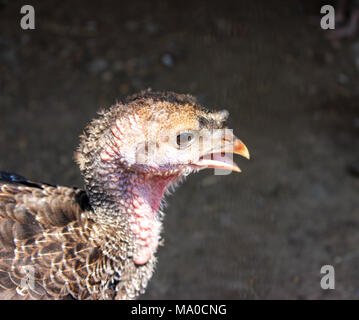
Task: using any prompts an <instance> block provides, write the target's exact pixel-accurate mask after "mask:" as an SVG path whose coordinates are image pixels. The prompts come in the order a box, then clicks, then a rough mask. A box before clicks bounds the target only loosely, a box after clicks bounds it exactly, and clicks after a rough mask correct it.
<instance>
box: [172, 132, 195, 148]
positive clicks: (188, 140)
mask: <svg viewBox="0 0 359 320" xmlns="http://www.w3.org/2000/svg"><path fill="white" fill-rule="evenodd" d="M195 138H196V133H195V132H194V131H184V132H181V133H180V134H178V135H177V137H176V142H177V146H178V147H180V148H181V149H184V148H187V147H189V146H190V145H191V144H192V143H193V141H194V140H195Z"/></svg>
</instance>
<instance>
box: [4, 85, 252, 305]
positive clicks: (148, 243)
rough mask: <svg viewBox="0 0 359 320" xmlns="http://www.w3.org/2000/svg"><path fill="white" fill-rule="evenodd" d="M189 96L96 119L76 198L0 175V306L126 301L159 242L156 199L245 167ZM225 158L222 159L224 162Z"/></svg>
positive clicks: (136, 99)
mask: <svg viewBox="0 0 359 320" xmlns="http://www.w3.org/2000/svg"><path fill="white" fill-rule="evenodd" d="M227 117H228V112H227V111H226V110H222V111H217V112H209V111H208V110H206V109H205V108H204V107H203V106H201V105H200V104H199V103H198V102H197V101H196V99H195V98H194V97H192V96H190V95H183V94H176V93H173V92H152V91H151V90H146V91H143V92H141V93H139V94H137V95H133V96H130V97H128V98H125V99H124V100H123V101H121V102H118V103H116V104H115V105H114V106H112V107H111V108H109V109H108V110H104V111H100V112H99V116H98V118H96V119H95V120H93V121H92V122H91V123H90V124H89V125H88V126H87V127H86V128H85V130H84V133H83V134H82V135H81V137H80V144H79V147H78V149H77V151H76V152H75V156H74V158H75V161H76V163H77V164H78V165H79V168H80V171H81V173H82V176H83V178H84V185H85V187H84V190H81V189H77V188H69V187H64V186H57V185H50V184H46V183H39V182H34V181H30V180H28V179H26V178H24V177H22V176H20V175H17V174H12V173H8V172H1V173H0V299H106V300H112V299H135V298H136V297H137V296H138V295H140V294H142V293H144V291H145V289H146V286H147V283H148V281H149V279H150V278H151V276H152V274H153V271H154V267H155V264H156V257H155V253H156V251H157V247H158V245H159V244H160V243H161V238H160V235H161V229H162V220H163V212H162V200H163V197H164V195H165V193H166V191H168V190H169V188H173V187H175V186H176V185H177V184H178V183H179V182H180V181H181V180H183V178H184V177H185V176H187V175H188V174H190V173H191V172H195V171H198V170H201V169H205V168H214V169H215V170H229V171H237V172H239V171H240V169H239V167H238V166H237V165H236V164H235V163H234V162H233V161H232V160H231V157H228V155H232V154H239V155H242V156H244V157H246V158H248V159H249V153H248V150H247V148H246V146H245V145H244V144H243V143H242V142H241V141H240V140H239V139H238V138H236V137H235V136H234V135H233V134H232V131H231V130H229V129H227V128H226V127H225V121H226V119H227ZM226 155H227V156H226Z"/></svg>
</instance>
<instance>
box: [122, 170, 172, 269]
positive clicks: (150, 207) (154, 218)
mask: <svg viewBox="0 0 359 320" xmlns="http://www.w3.org/2000/svg"><path fill="white" fill-rule="evenodd" d="M177 178H178V175H173V176H166V177H163V176H147V175H132V176H131V177H129V180H130V181H129V184H128V185H129V188H130V189H129V190H128V194H130V197H129V199H128V201H129V205H130V206H131V207H132V208H133V210H131V212H130V213H129V215H130V216H129V221H130V229H131V231H132V232H133V234H134V236H135V243H136V251H135V254H134V258H133V260H134V262H135V263H136V264H138V265H142V264H145V263H146V262H147V261H148V260H149V259H150V258H151V256H152V255H153V253H154V252H155V251H156V249H157V246H158V240H159V238H160V231H161V221H160V217H159V209H160V205H161V201H162V198H163V195H164V192H165V191H166V189H167V188H168V186H169V185H170V184H171V183H173V182H174V181H175V180H176V179H177Z"/></svg>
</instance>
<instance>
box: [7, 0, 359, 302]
mask: <svg viewBox="0 0 359 320" xmlns="http://www.w3.org/2000/svg"><path fill="white" fill-rule="evenodd" d="M326 3H332V4H336V2H335V1H326V2H323V1H299V0H298V1H268V0H263V1H213V2H209V1H165V0H156V1H134V0H132V1H89V0H86V1H85V0H82V1H79V0H78V1H70V0H66V1H65V0H62V1H26V2H23V1H6V0H1V1H0V168H1V169H2V170H8V171H13V172H17V173H19V174H21V175H24V176H26V177H27V178H31V179H34V180H40V181H46V182H50V183H57V184H63V185H76V186H82V181H81V177H80V174H79V170H78V168H77V166H76V165H75V164H74V162H73V159H72V156H73V151H74V149H75V148H76V146H77V143H78V135H79V134H80V133H81V131H82V129H83V127H84V126H85V124H86V123H87V122H88V121H89V120H90V119H92V118H93V117H95V115H96V111H97V110H98V109H100V107H108V106H110V105H111V104H113V103H114V102H115V101H116V99H118V98H120V97H123V96H126V95H127V94H131V93H134V92H138V91H139V90H142V89H145V88H148V87H151V88H153V89H154V90H172V91H176V92H180V93H191V94H193V95H195V96H197V97H198V99H199V100H200V102H202V103H203V104H205V105H206V106H208V107H209V108H216V109H220V108H226V109H228V110H229V111H230V113H231V118H230V119H231V120H230V127H232V128H233V129H234V132H235V133H236V134H237V136H239V137H240V138H241V139H242V140H243V141H244V142H245V143H246V145H247V146H248V148H249V150H250V152H251V156H252V159H251V160H250V161H247V160H245V159H237V160H238V161H237V162H238V163H239V165H240V167H241V168H242V171H243V172H242V173H241V174H231V175H229V176H215V175H213V173H212V172H210V171H206V172H201V173H200V174H197V175H195V176H192V177H190V178H189V179H188V180H187V181H186V182H185V183H184V185H182V186H181V187H180V188H179V189H178V190H177V191H176V193H175V195H173V196H171V197H169V198H168V199H167V201H168V207H167V209H166V218H165V226H164V233H163V236H164V238H165V246H164V247H161V248H160V249H159V253H158V257H159V263H158V267H157V270H156V273H155V275H154V277H153V278H152V280H151V282H150V285H149V288H148V290H147V292H146V294H145V295H144V296H143V297H142V298H146V299H177V298H182V299H192V298H196V299H212V298H217V299H222V298H224V299H273V298H285V299H297V298H304V299H316V298H326V299H333V298H359V232H358V230H359V229H358V226H359V220H358V219H359V218H358V213H359V209H358V208H359V197H358V194H359V177H358V175H359V152H358V150H359V148H358V147H359V145H358V144H359V142H358V141H359V140H358V138H359V105H358V101H359V100H358V94H359V34H356V35H355V36H354V38H351V39H344V40H340V41H339V43H333V42H331V41H329V40H328V39H327V34H328V32H331V31H328V30H326V31H325V30H321V29H320V27H319V20H320V17H321V16H320V11H319V10H320V6H321V5H322V4H326ZM24 4H31V5H33V6H34V7H35V11H36V29H35V30H27V31H24V30H22V29H21V28H20V19H21V17H22V15H21V14H20V8H21V6H22V5H24ZM354 6H355V4H354ZM325 264H330V265H333V266H334V267H335V271H336V289H335V290H328V291H324V290H322V289H321V288H320V268H321V266H322V265H325Z"/></svg>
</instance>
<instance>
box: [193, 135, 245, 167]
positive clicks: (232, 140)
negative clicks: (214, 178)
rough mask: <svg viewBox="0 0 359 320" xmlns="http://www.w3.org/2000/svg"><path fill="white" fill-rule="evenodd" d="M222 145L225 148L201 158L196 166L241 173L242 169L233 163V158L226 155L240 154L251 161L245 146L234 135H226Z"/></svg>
mask: <svg viewBox="0 0 359 320" xmlns="http://www.w3.org/2000/svg"><path fill="white" fill-rule="evenodd" d="M221 145H223V147H221V148H219V149H218V151H216V152H213V153H209V154H205V155H204V156H202V157H200V159H199V160H198V161H197V162H196V163H195V166H196V167H200V168H201V169H205V168H214V169H224V170H230V171H235V172H241V169H240V168H239V167H238V166H237V164H236V163H235V162H233V160H232V158H233V157H229V156H226V155H225V154H226V153H227V154H228V153H229V154H239V155H240V156H243V157H245V158H247V159H250V155H249V151H248V149H247V147H246V146H245V144H244V143H243V142H242V141H241V140H239V139H238V138H237V137H236V136H234V135H233V134H232V133H226V134H225V136H224V139H223V140H222V141H221Z"/></svg>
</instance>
